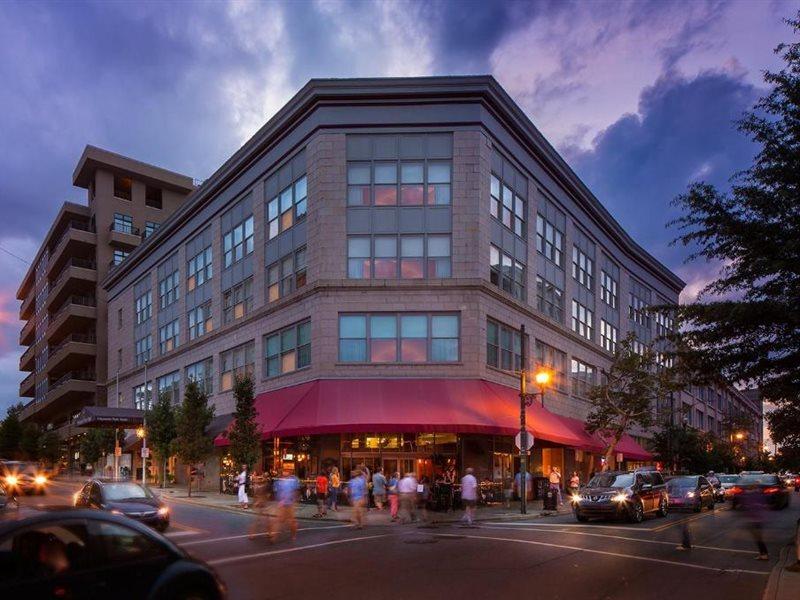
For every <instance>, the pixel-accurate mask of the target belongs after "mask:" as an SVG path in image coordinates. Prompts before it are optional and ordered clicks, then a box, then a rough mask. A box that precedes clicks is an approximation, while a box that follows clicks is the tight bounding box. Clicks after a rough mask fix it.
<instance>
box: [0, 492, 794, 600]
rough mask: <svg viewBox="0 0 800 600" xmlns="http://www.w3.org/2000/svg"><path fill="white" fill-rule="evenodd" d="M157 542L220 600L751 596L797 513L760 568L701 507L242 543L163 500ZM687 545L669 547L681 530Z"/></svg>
mask: <svg viewBox="0 0 800 600" xmlns="http://www.w3.org/2000/svg"><path fill="white" fill-rule="evenodd" d="M75 489H77V484H73V485H71V484H65V483H56V484H55V485H54V486H53V488H52V490H51V493H50V494H48V495H47V496H45V497H27V498H23V499H22V507H21V509H20V510H19V511H13V510H11V511H6V513H7V514H6V515H5V516H4V517H2V518H22V517H24V516H25V515H26V514H30V512H31V511H35V510H39V509H41V508H42V507H46V506H56V505H66V504H69V503H70V501H71V494H72V492H73V491H74V490H75ZM171 510H172V526H171V527H170V530H169V531H168V532H167V536H168V537H169V538H171V539H172V540H173V541H174V542H176V543H177V544H178V545H180V546H182V547H183V548H185V549H186V550H187V551H188V552H189V553H190V554H192V555H194V556H196V557H198V558H200V559H203V560H205V561H206V562H208V563H210V564H211V565H212V566H214V568H215V569H216V570H217V571H218V572H219V574H220V575H221V577H222V579H223V580H224V581H225V583H226V585H227V586H228V590H229V594H230V597H231V598H232V599H235V600H238V599H246V598H252V599H259V600H264V599H273V598H274V599H277V598H287V599H289V598H298V599H307V598H314V599H316V598H326V599H329V598H348V599H355V598H378V599H380V600H386V599H394V598H414V599H427V598H431V599H436V600H453V599H454V598H455V597H465V598H497V597H505V598H530V597H536V598H546V599H558V598H565V599H566V598H570V599H574V598H576V597H577V598H581V600H589V599H605V598H609V599H612V598H613V599H614V600H621V599H629V598H630V599H637V600H639V599H643V598H657V599H660V598H689V597H691V598H704V599H705V600H714V599H718V598H719V599H723V598H724V599H725V600H730V599H737V600H739V599H742V600H744V599H751V598H752V599H761V597H762V595H763V592H764V589H765V586H766V584H767V578H768V575H769V572H770V570H771V568H772V567H773V566H774V564H775V562H776V561H777V559H778V556H779V551H780V549H781V547H783V546H784V545H785V544H786V543H787V542H788V540H789V539H790V537H791V536H792V535H793V532H794V527H795V523H796V522H797V519H798V517H800V495H797V494H793V498H792V505H791V507H790V508H788V509H786V510H783V511H777V512H770V513H769V515H768V517H769V519H768V521H767V523H766V525H765V529H764V535H765V540H766V542H767V544H768V547H769V550H770V561H768V562H764V561H757V560H755V556H756V548H755V544H754V542H753V540H752V538H751V537H750V534H749V533H748V531H747V529H746V528H745V524H744V522H743V517H742V516H741V514H740V513H739V512H738V511H737V512H733V511H731V510H729V506H728V505H725V504H718V505H717V508H716V510H714V511H713V512H707V511H704V512H702V513H700V514H694V513H674V512H673V513H671V514H670V515H668V516H667V517H666V518H657V517H649V518H647V519H646V520H645V521H644V522H643V523H641V524H638V525H633V524H628V523H617V522H603V523H590V524H578V523H577V522H576V521H575V520H574V519H573V518H572V517H571V515H562V516H558V517H546V518H539V519H529V520H526V521H520V520H517V519H498V520H496V521H492V522H481V523H480V525H479V526H478V527H475V528H465V527H460V526H459V525H458V524H450V525H439V526H436V527H434V528H425V527H418V526H417V525H403V526H401V525H369V524H368V525H367V526H366V527H365V528H364V529H362V530H356V529H354V528H352V527H351V526H349V525H346V524H341V523H334V522H325V521H301V522H300V523H299V526H300V531H299V533H298V537H297V541H296V542H294V543H292V542H291V541H290V540H289V539H288V538H287V536H284V537H283V538H281V539H280V540H278V541H276V542H275V543H270V541H269V540H268V538H267V536H266V535H264V534H261V535H258V536H257V537H256V538H255V539H253V540H251V539H248V535H247V534H248V528H249V527H250V526H251V524H252V523H253V519H254V517H252V516H250V515H245V514H237V513H233V512H228V511H222V510H218V509H211V508H205V507H198V506H193V505H188V504H182V503H178V502H173V503H172V504H171ZM685 523H686V524H688V525H689V527H690V530H691V533H692V538H693V543H694V548H693V549H692V550H690V551H688V552H681V551H678V550H676V546H677V545H679V543H680V539H681V531H682V529H683V526H684V524H685Z"/></svg>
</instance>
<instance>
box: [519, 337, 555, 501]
mask: <svg viewBox="0 0 800 600" xmlns="http://www.w3.org/2000/svg"><path fill="white" fill-rule="evenodd" d="M520 338H521V339H520V348H521V349H520V359H521V361H520V362H521V363H522V364H521V365H520V366H521V370H520V373H519V437H520V444H519V490H520V493H519V497H520V505H519V508H520V513H521V514H523V515H524V514H527V512H528V427H527V422H526V421H527V415H526V409H527V408H528V407H529V406H531V405H532V404H533V401H534V400H535V399H536V397H537V396H540V397H541V402H542V407H543V408H544V389H545V386H546V385H547V384H548V383H549V382H550V373H549V372H548V371H545V370H540V371H537V372H536V375H535V377H534V379H535V380H536V384H537V385H538V386H539V391H538V392H532V393H531V392H528V389H527V387H528V381H527V378H528V372H527V370H526V369H525V366H526V364H527V362H526V361H527V357H526V355H525V354H526V353H525V325H521V326H520Z"/></svg>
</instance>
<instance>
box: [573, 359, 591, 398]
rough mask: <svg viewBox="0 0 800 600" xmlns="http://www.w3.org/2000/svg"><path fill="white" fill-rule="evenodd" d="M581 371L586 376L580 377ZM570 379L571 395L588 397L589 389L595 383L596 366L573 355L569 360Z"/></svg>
mask: <svg viewBox="0 0 800 600" xmlns="http://www.w3.org/2000/svg"><path fill="white" fill-rule="evenodd" d="M581 373H584V374H585V375H586V376H585V377H582V376H581ZM570 380H571V382H572V385H571V390H572V395H573V396H575V397H577V398H588V397H589V390H590V389H591V388H592V387H594V386H595V385H597V367H595V366H594V365H590V364H589V363H586V362H584V361H582V360H581V359H579V358H575V357H574V356H573V357H572V359H571V360H570Z"/></svg>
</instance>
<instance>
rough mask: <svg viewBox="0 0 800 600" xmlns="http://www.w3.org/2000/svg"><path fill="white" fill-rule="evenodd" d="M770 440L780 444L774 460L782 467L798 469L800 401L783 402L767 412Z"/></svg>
mask: <svg viewBox="0 0 800 600" xmlns="http://www.w3.org/2000/svg"><path fill="white" fill-rule="evenodd" d="M766 418H767V424H768V425H769V432H770V437H771V438H772V441H774V442H775V443H776V444H778V445H779V446H780V449H779V451H778V452H777V456H776V460H778V462H779V463H780V464H781V466H782V468H785V469H789V470H792V471H793V472H797V471H798V470H800V403H790V402H784V403H782V404H781V405H780V406H778V408H776V409H775V410H774V411H772V412H769V413H767V415H766Z"/></svg>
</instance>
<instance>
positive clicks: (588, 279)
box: [572, 244, 594, 292]
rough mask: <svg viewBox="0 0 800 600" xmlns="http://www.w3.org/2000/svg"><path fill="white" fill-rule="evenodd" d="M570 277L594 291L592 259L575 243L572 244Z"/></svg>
mask: <svg viewBox="0 0 800 600" xmlns="http://www.w3.org/2000/svg"><path fill="white" fill-rule="evenodd" d="M572 278H573V279H574V280H575V281H577V282H578V284H579V285H582V286H583V287H585V288H586V289H587V290H589V291H590V292H591V291H594V259H593V258H592V257H590V256H589V255H588V254H586V252H584V251H583V250H582V249H581V248H579V247H578V245H577V244H573V245H572Z"/></svg>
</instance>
